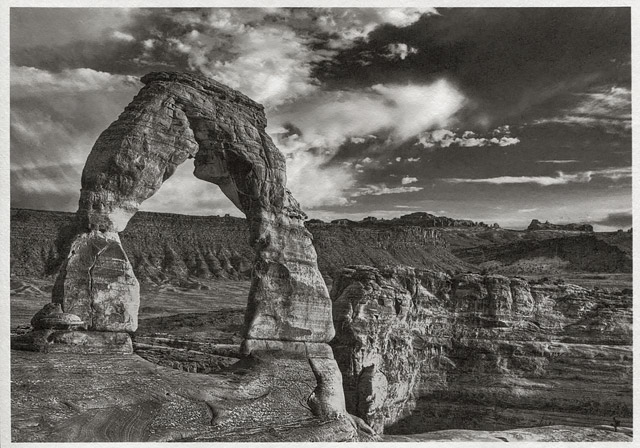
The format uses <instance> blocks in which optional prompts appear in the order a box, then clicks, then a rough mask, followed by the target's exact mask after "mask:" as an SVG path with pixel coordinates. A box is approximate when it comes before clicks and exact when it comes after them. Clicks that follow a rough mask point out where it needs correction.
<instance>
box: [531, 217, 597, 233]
mask: <svg viewBox="0 0 640 448" xmlns="http://www.w3.org/2000/svg"><path fill="white" fill-rule="evenodd" d="M527 230H569V231H576V232H593V226H592V225H591V224H576V223H569V224H552V223H550V222H549V221H545V222H540V221H539V220H537V219H533V220H531V224H529V227H527Z"/></svg>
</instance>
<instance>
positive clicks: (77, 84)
mask: <svg viewBox="0 0 640 448" xmlns="http://www.w3.org/2000/svg"><path fill="white" fill-rule="evenodd" d="M10 84H11V96H12V97H13V98H22V97H28V96H33V95H36V94H39V93H43V94H49V93H60V92H70V93H78V92H89V91H101V92H104V91H107V92H112V91H116V90H122V89H131V88H132V87H133V88H135V87H141V86H142V84H141V83H140V81H139V80H138V78H137V77H135V76H126V75H113V74H111V73H106V72H100V71H96V70H92V69H90V68H76V69H66V70H63V71H61V72H60V73H52V72H49V71H47V70H42V69H39V68H34V67H17V66H14V65H12V66H11V80H10Z"/></svg>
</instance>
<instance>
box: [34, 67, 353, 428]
mask: <svg viewBox="0 0 640 448" xmlns="http://www.w3.org/2000/svg"><path fill="white" fill-rule="evenodd" d="M142 82H143V83H144V84H145V86H144V87H143V88H142V90H141V91H140V92H139V93H138V95H137V96H136V97H135V98H134V99H133V101H132V102H131V103H130V104H129V105H128V106H127V107H126V108H125V110H124V112H123V113H122V114H121V115H120V117H119V118H118V120H117V121H115V122H114V123H112V124H111V125H110V126H109V128H107V129H106V130H105V131H104V132H103V133H102V134H101V135H100V137H99V138H98V140H97V141H96V143H95V145H94V147H93V148H92V150H91V153H90V154H89V157H88V159H87V162H86V165H85V168H84V170H83V173H82V189H81V196H80V201H79V207H78V211H77V213H76V221H77V226H78V233H77V236H76V237H75V240H74V242H73V243H72V246H71V247H72V249H71V252H70V254H69V256H68V258H67V260H66V262H65V263H64V266H63V267H62V269H61V271H60V274H59V276H58V279H57V281H56V285H55V288H54V293H53V304H54V305H55V304H57V305H59V306H60V307H59V308H58V309H56V310H54V311H56V312H59V314H65V315H66V317H67V318H68V319H71V320H73V319H72V318H71V317H70V315H75V316H77V317H78V318H79V319H80V320H81V321H82V323H78V322H77V320H78V319H77V318H76V320H75V321H74V322H75V329H76V330H77V329H78V328H80V329H84V330H87V331H86V332H85V333H83V334H84V337H85V338H86V337H88V336H86V334H87V333H92V332H93V333H96V332H101V333H102V334H109V333H111V334H116V335H122V334H125V335H126V333H124V332H131V331H135V329H136V327H137V312H138V306H139V285H138V282H137V280H136V279H135V276H134V274H133V270H132V268H131V264H130V263H129V260H128V259H127V256H126V254H125V253H124V250H123V249H122V245H121V243H120V239H119V236H118V232H120V231H122V230H124V228H125V227H126V225H127V223H128V222H129V220H130V219H131V217H132V216H133V215H134V214H135V212H136V211H137V210H138V207H139V206H140V204H141V203H142V202H143V201H144V200H146V199H147V198H149V197H151V196H152V195H153V194H154V193H155V192H156V191H157V190H158V189H159V188H160V186H161V185H162V182H164V181H165V180H166V179H168V178H169V177H170V176H171V175H172V174H173V172H174V171H175V169H176V167H177V166H178V165H179V164H181V163H183V162H184V161H185V160H186V159H187V158H192V157H195V172H194V174H195V175H196V176H197V177H198V178H200V179H203V180H206V181H208V182H212V183H214V184H217V185H218V186H219V187H220V188H221V189H222V191H223V192H224V194H225V195H226V196H227V197H229V199H230V200H231V201H232V202H233V203H234V204H235V205H236V206H237V207H238V208H239V209H240V210H242V211H243V212H244V213H245V215H246V217H247V220H248V223H249V229H250V238H251V241H250V244H251V246H252V247H253V248H254V249H255V251H256V259H255V262H254V269H253V280H252V286H251V291H250V295H249V301H248V307H247V312H246V319H245V323H246V330H245V335H244V336H245V340H244V344H243V349H244V351H245V353H250V352H252V351H260V350H267V351H272V350H283V351H285V352H294V353H297V354H299V355H304V356H306V357H308V358H310V359H314V360H316V361H314V362H312V363H311V365H312V366H314V368H313V371H314V373H315V374H316V377H317V379H318V383H319V387H318V389H317V390H316V393H315V394H314V397H313V402H314V403H315V404H316V408H317V409H322V411H318V412H319V413H320V414H323V415H325V416H332V417H335V416H336V415H340V414H344V413H345V411H344V397H343V396H342V390H341V387H340V388H339V387H337V386H336V385H337V384H341V378H340V372H339V371H338V369H337V365H336V363H335V361H334V360H333V353H332V351H331V348H330V347H329V346H328V344H327V342H328V341H330V340H331V339H332V338H333V336H334V328H333V321H332V314H331V301H330V298H329V293H328V291H327V288H326V285H325V283H324V280H323V279H322V276H321V274H320V272H319V270H318V267H317V262H316V252H315V249H314V248H313V244H312V241H311V234H310V233H309V232H308V231H307V230H306V228H305V227H304V224H303V222H304V219H305V218H306V216H305V214H304V213H303V212H302V210H301V209H300V206H299V204H298V203H297V202H296V201H295V199H294V198H293V197H292V196H291V193H290V192H289V191H288V190H287V189H286V172H285V160H284V157H283V155H282V154H281V153H280V152H279V151H278V149H277V148H276V147H275V145H274V144H273V142H272V141H271V139H270V137H269V136H268V135H267V133H266V130H265V129H266V118H265V115H264V111H263V107H262V106H261V105H259V104H257V103H255V102H254V101H252V100H251V99H249V98H247V97H246V96H244V95H242V94H241V93H239V92H236V91H234V90H232V89H230V88H228V87H226V86H223V85H221V84H219V83H217V82H215V81H212V80H210V79H208V78H204V77H201V76H196V75H192V74H186V73H152V74H149V75H147V76H145V77H143V78H142ZM54 308H55V307H54ZM60 312H61V313H60ZM45 314H46V313H45ZM41 318H42V313H40V315H39V316H36V318H35V319H36V321H37V322H36V324H37V323H38V322H40V321H43V320H42V319H41ZM38 319H40V320H38ZM63 320H64V319H63ZM70 329H71V328H70ZM85 342H86V341H85ZM89 342H91V341H89ZM89 345H90V344H89ZM129 346H130V343H129ZM318 360H324V361H318ZM320 366H322V368H320ZM337 389H340V390H339V391H338V390H337ZM327 394H329V395H331V396H328V395H327ZM336 394H337V395H336ZM319 404H321V405H319Z"/></svg>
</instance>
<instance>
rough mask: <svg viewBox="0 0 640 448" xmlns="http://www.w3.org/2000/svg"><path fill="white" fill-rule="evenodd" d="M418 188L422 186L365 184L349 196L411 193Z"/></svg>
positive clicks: (418, 189)
mask: <svg viewBox="0 0 640 448" xmlns="http://www.w3.org/2000/svg"><path fill="white" fill-rule="evenodd" d="M420 190H423V188H422V187H387V185H386V184H378V185H366V186H365V187H361V188H357V189H356V191H355V192H353V193H352V194H351V197H358V196H381V195H383V194H399V193H413V192H415V191H420Z"/></svg>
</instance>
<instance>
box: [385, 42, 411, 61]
mask: <svg viewBox="0 0 640 448" xmlns="http://www.w3.org/2000/svg"><path fill="white" fill-rule="evenodd" d="M387 52H388V53H386V54H385V55H384V56H385V57H386V58H387V59H400V60H402V61H404V60H405V59H406V58H407V56H409V55H410V54H416V53H418V50H417V49H416V48H413V47H409V46H408V45H407V44H403V43H398V44H389V45H387Z"/></svg>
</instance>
